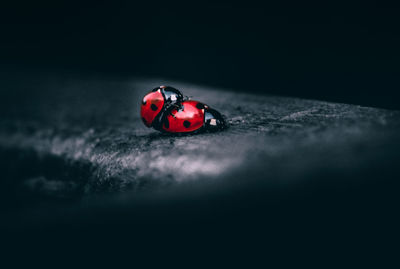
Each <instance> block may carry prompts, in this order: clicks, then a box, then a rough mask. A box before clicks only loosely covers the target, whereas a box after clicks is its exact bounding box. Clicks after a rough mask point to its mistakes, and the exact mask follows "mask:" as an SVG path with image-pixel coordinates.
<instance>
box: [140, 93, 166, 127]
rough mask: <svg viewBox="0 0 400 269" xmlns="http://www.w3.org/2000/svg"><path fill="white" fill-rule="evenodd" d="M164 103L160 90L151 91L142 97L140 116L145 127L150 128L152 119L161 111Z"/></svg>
mask: <svg viewBox="0 0 400 269" xmlns="http://www.w3.org/2000/svg"><path fill="white" fill-rule="evenodd" d="M164 103H165V102H164V96H163V95H162V93H161V91H160V90H157V91H152V92H150V93H148V94H146V96H145V97H143V100H142V105H141V110H140V115H141V117H142V120H143V123H144V124H145V125H146V126H147V127H151V126H152V124H153V121H154V119H155V118H156V117H157V115H158V114H160V112H161V111H162V109H163V107H164Z"/></svg>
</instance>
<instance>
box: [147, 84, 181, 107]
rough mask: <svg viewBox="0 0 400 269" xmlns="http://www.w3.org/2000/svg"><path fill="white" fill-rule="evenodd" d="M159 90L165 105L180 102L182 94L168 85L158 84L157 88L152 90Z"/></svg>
mask: <svg viewBox="0 0 400 269" xmlns="http://www.w3.org/2000/svg"><path fill="white" fill-rule="evenodd" d="M158 90H160V92H161V93H162V94H163V96H164V101H165V103H166V104H167V105H169V104H172V103H180V102H182V101H183V95H182V93H181V92H180V91H179V90H177V89H175V88H172V87H170V86H160V87H158V88H155V89H154V90H153V92H155V91H158Z"/></svg>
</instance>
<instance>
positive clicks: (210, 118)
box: [204, 106, 227, 131]
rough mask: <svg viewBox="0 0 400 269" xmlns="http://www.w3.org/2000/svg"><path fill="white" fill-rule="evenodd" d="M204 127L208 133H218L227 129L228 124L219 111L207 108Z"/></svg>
mask: <svg viewBox="0 0 400 269" xmlns="http://www.w3.org/2000/svg"><path fill="white" fill-rule="evenodd" d="M204 126H205V127H206V130H208V131H218V130H222V129H225V128H226V127H227V124H226V121H225V120H224V118H223V116H222V115H221V114H220V113H219V112H218V111H217V110H215V109H212V108H210V107H208V106H206V107H205V110H204Z"/></svg>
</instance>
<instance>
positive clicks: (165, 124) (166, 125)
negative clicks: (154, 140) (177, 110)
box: [164, 119, 169, 129]
mask: <svg viewBox="0 0 400 269" xmlns="http://www.w3.org/2000/svg"><path fill="white" fill-rule="evenodd" d="M164 126H165V128H166V129H168V128H169V121H168V119H165V121H164Z"/></svg>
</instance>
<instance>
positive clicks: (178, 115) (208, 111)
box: [159, 100, 226, 133]
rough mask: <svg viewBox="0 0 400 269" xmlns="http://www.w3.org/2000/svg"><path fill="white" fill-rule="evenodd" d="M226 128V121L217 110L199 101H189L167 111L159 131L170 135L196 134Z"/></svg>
mask: <svg viewBox="0 0 400 269" xmlns="http://www.w3.org/2000/svg"><path fill="white" fill-rule="evenodd" d="M225 127H226V123H225V120H224V118H223V117H222V115H221V114H220V113H219V112H218V111H217V110H215V109H212V108H210V107H209V106H207V105H205V104H203V103H200V102H198V101H194V100H189V101H183V102H182V103H178V104H175V105H173V106H171V107H170V108H169V109H167V111H166V112H165V114H164V116H163V118H162V119H161V126H159V130H160V131H163V132H168V133H194V132H200V131H217V130H222V129H224V128H225Z"/></svg>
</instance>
